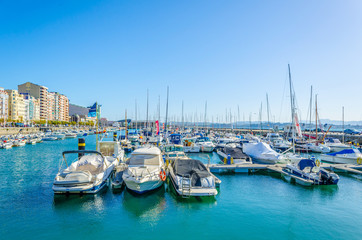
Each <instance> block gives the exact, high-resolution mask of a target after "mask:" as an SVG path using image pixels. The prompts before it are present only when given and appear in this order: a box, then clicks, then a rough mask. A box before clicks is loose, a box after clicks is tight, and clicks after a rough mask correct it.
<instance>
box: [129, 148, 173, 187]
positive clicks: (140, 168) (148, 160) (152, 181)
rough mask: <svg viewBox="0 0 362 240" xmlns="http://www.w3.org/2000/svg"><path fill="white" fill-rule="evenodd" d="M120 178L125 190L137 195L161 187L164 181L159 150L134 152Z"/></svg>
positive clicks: (164, 175)
mask: <svg viewBox="0 0 362 240" xmlns="http://www.w3.org/2000/svg"><path fill="white" fill-rule="evenodd" d="M122 178H123V180H124V182H125V184H126V186H127V188H128V189H129V190H131V191H133V192H135V193H138V194H142V193H145V192H148V191H151V190H154V189H156V188H159V187H161V186H162V185H163V183H164V181H165V180H166V172H165V167H164V162H163V160H162V154H161V150H160V149H159V148H157V147H153V146H145V147H141V148H138V149H136V150H134V151H133V152H132V154H131V157H130V159H129V160H128V168H127V171H125V172H124V173H123V176H122Z"/></svg>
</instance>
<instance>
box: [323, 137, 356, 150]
mask: <svg viewBox="0 0 362 240" xmlns="http://www.w3.org/2000/svg"><path fill="white" fill-rule="evenodd" d="M324 143H325V145H326V146H327V147H329V148H330V149H331V152H339V151H342V150H344V149H350V148H351V146H350V145H348V144H344V143H341V141H339V139H337V138H326V139H324Z"/></svg>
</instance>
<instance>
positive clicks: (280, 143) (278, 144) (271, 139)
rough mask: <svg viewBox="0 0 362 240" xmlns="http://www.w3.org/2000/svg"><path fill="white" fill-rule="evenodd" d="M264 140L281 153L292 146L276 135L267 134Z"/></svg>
mask: <svg viewBox="0 0 362 240" xmlns="http://www.w3.org/2000/svg"><path fill="white" fill-rule="evenodd" d="M265 140H266V141H267V143H269V144H270V145H271V146H272V147H273V148H275V149H279V150H281V151H283V152H284V151H286V150H288V149H290V148H291V147H292V144H291V143H290V142H289V141H286V140H284V139H283V138H282V137H281V136H280V135H279V134H278V133H268V134H267V135H266V138H265Z"/></svg>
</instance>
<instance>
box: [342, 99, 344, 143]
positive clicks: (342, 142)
mask: <svg viewBox="0 0 362 240" xmlns="http://www.w3.org/2000/svg"><path fill="white" fill-rule="evenodd" d="M342 143H344V106H343V107H342Z"/></svg>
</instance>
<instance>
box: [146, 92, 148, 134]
mask: <svg viewBox="0 0 362 240" xmlns="http://www.w3.org/2000/svg"><path fill="white" fill-rule="evenodd" d="M146 115H147V116H146V131H148V89H147V110H146ZM147 135H148V133H147Z"/></svg>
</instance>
